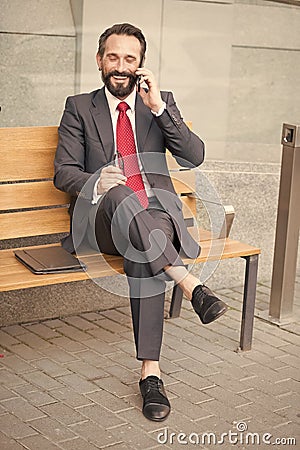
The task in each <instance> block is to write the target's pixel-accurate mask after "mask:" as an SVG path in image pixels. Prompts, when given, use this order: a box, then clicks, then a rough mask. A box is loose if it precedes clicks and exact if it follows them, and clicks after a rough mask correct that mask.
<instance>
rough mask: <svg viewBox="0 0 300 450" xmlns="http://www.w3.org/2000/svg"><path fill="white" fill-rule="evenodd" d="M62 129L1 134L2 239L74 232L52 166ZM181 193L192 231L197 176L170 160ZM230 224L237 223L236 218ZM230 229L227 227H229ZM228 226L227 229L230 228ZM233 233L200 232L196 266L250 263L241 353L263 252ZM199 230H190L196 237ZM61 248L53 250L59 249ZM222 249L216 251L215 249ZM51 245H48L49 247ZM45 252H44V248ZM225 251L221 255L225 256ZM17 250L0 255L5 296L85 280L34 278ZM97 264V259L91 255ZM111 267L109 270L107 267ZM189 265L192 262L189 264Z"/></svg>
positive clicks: (175, 307) (99, 268) (115, 266)
mask: <svg viewBox="0 0 300 450" xmlns="http://www.w3.org/2000/svg"><path fill="white" fill-rule="evenodd" d="M57 137H58V134H57V127H28V128H0V156H1V167H0V214H1V216H0V218H1V221H0V239H1V241H2V240H6V243H7V240H11V239H17V238H27V237H33V236H45V235H52V234H57V233H65V232H68V230H69V214H68V203H69V196H68V194H66V193H63V192H60V191H58V190H57V189H56V188H55V187H54V186H53V183H52V177H53V160H54V154H55V149H56V145H57ZM168 164H169V169H170V172H171V175H172V179H173V183H174V185H175V189H176V192H177V193H178V195H180V196H181V199H182V201H183V204H184V214H185V217H186V220H187V221H190V225H192V221H191V219H192V215H195V214H196V198H195V180H194V178H195V173H194V172H193V171H191V170H181V168H180V166H178V165H177V163H176V162H175V160H174V158H172V157H170V156H169V158H168ZM226 218H227V219H229V222H230V219H231V220H232V214H230V213H229V214H227V215H226ZM225 225H226V224H225ZM227 225H228V224H227ZM229 228H230V226H229V227H228V226H227V230H226V227H225V228H224V233H223V236H221V237H220V236H217V237H214V236H212V234H211V232H210V231H205V230H200V242H201V247H202V251H201V255H200V256H199V257H198V258H197V260H196V262H197V263H204V262H206V261H212V260H220V259H221V260H223V259H229V258H237V257H239V258H240V257H241V258H245V260H246V273H245V281H244V297H243V311H242V321H241V335H240V348H241V349H242V350H249V349H250V348H251V341H252V330H253V318H254V305H255V294H256V281H257V266H258V255H259V253H260V249H259V248H256V247H252V246H250V245H248V244H244V243H241V242H238V241H236V240H232V239H229V237H228V233H229ZM192 231H195V226H194V227H191V232H192ZM58 241H59V240H58V239H57V243H55V244H50V245H60V244H59V242H58ZM215 243H217V245H214V244H215ZM48 245H49V244H48ZM40 247H42V246H40ZM220 249H221V250H220ZM14 250H15V249H12V248H9V249H7V248H6V249H2V250H1V251H0V266H1V272H0V291H2V292H3V291H12V290H17V289H27V288H32V287H36V286H45V285H51V284H60V283H67V282H73V281H80V280H85V279H87V278H89V277H88V275H87V274H86V273H85V272H77V273H69V274H51V275H34V274H32V273H31V272H30V271H29V270H28V269H26V268H25V267H24V266H23V265H22V264H21V263H20V262H18V261H17V259H16V258H15V256H14V253H13V251H14ZM87 257H88V258H89V257H90V258H91V259H90V260H91V263H92V260H93V256H92V255H87ZM107 262H109V264H107ZM184 262H185V264H189V263H190V261H189V260H188V259H185V260H184ZM94 269H95V274H94V275H95V276H97V277H104V276H108V275H114V274H115V273H116V272H117V273H122V272H123V258H122V257H116V256H110V255H106V256H105V260H103V264H102V263H99V262H97V265H96V266H95V268H94ZM181 302H182V291H181V289H180V288H179V287H178V286H175V287H174V289H173V294H172V300H171V306H170V312H169V315H170V317H178V316H179V314H180V309H181Z"/></svg>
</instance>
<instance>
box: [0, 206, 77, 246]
mask: <svg viewBox="0 0 300 450" xmlns="http://www.w3.org/2000/svg"><path fill="white" fill-rule="evenodd" d="M69 221H70V219H69V214H68V208H54V209H43V210H33V211H22V212H15V213H5V214H1V215H0V239H15V238H19V237H27V236H41V235H46V234H55V233H65V232H68V231H69V228H70V226H69Z"/></svg>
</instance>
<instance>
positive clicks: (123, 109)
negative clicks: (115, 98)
mask: <svg viewBox="0 0 300 450" xmlns="http://www.w3.org/2000/svg"><path fill="white" fill-rule="evenodd" d="M129 108H130V107H129V105H128V103H126V102H120V103H119V104H118V106H117V110H118V111H120V112H126V111H127V109H129Z"/></svg>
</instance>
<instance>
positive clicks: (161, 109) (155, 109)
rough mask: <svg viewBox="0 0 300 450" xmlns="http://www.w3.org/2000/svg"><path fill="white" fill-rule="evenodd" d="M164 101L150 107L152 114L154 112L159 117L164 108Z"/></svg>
mask: <svg viewBox="0 0 300 450" xmlns="http://www.w3.org/2000/svg"><path fill="white" fill-rule="evenodd" d="M166 106H167V105H166V103H165V102H162V103H161V104H160V105H159V106H157V107H156V108H153V109H151V112H152V114H154V115H155V116H156V117H159V116H161V115H162V113H163V112H164V110H165V109H166Z"/></svg>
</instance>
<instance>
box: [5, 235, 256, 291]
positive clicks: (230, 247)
mask: <svg viewBox="0 0 300 450" xmlns="http://www.w3.org/2000/svg"><path fill="white" fill-rule="evenodd" d="M55 245H56V244H55ZM223 245H224V247H223ZM38 247H39V248H42V247H44V246H38ZM201 247H202V250H201V255H200V256H199V257H198V258H197V259H196V260H190V259H188V258H184V259H183V262H184V263H186V264H190V263H201V262H205V261H208V260H209V261H213V260H218V259H220V260H224V259H230V258H236V257H243V256H251V255H257V254H259V253H260V249H259V248H257V247H252V246H250V245H248V244H244V243H242V242H239V241H235V240H232V239H228V238H227V239H225V240H224V241H222V240H221V239H217V240H214V241H204V242H202V243H201ZM105 258H106V260H103V259H102V260H100V258H99V256H98V255H96V256H95V255H89V256H87V257H86V258H81V259H82V260H83V261H84V262H87V263H90V265H89V274H90V276H91V275H92V276H93V277H104V276H111V275H115V274H116V272H118V273H122V272H123V258H121V257H118V256H111V255H105ZM4 260H5V261H6V265H5V266H3V265H2V264H1V263H2V261H4ZM108 262H109V264H111V266H110V265H109V264H108ZM0 266H1V271H0V291H3V292H4V291H10V290H14V289H19V288H20V289H21V288H28V287H36V286H43V285H50V284H60V283H64V282H71V281H80V280H85V279H88V278H90V277H89V276H88V275H87V274H86V273H84V272H74V273H70V274H53V275H49V274H48V275H34V274H32V273H31V272H30V271H29V270H28V269H26V267H25V266H23V265H22V264H21V263H20V262H19V261H18V260H17V259H16V258H15V256H14V253H13V250H2V251H1V252H0Z"/></svg>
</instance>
